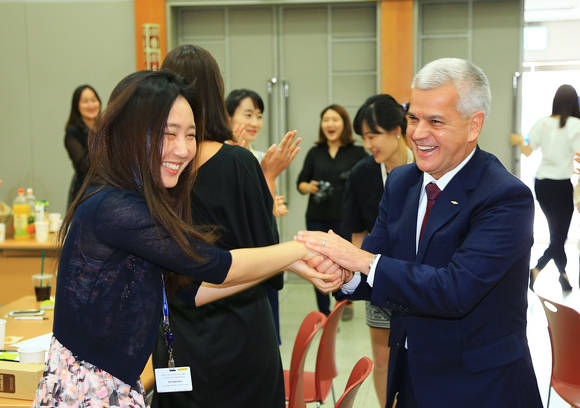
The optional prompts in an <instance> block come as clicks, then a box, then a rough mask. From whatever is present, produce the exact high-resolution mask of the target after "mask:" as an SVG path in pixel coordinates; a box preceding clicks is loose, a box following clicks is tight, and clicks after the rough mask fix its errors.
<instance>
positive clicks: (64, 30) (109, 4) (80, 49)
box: [0, 0, 136, 212]
mask: <svg viewBox="0 0 580 408" xmlns="http://www.w3.org/2000/svg"><path fill="white" fill-rule="evenodd" d="M134 26H135V17H134V8H133V1H132V0H92V1H90V0H77V1H39V0H36V1H22V0H19V1H2V0H0V38H1V39H2V40H1V41H0V55H1V60H2V63H1V64H0V178H1V179H3V181H4V183H3V184H2V186H1V187H0V201H4V202H6V203H8V204H11V203H12V200H13V199H14V197H15V196H16V190H17V189H18V187H24V188H26V187H33V188H34V189H35V192H36V197H37V199H45V200H48V201H50V203H51V208H50V211H59V212H63V211H64V210H65V207H66V198H67V194H68V188H69V184H70V180H71V177H72V174H73V170H72V165H71V162H70V160H69V158H68V156H67V153H66V150H65V148H64V144H63V140H64V125H65V122H66V120H67V118H68V114H69V110H70V103H71V97H72V92H73V90H74V89H75V88H76V87H77V86H78V85H80V84H82V83H89V84H91V85H92V86H93V87H94V88H95V89H96V90H97V92H98V93H99V95H100V96H101V99H102V100H103V105H104V104H105V103H106V101H107V99H108V95H109V93H110V92H111V90H112V89H113V87H114V86H115V84H116V83H117V82H118V81H119V80H120V79H121V78H122V77H123V76H125V75H126V74H128V73H130V72H133V71H134V70H135V66H136V61H135V29H134Z"/></svg>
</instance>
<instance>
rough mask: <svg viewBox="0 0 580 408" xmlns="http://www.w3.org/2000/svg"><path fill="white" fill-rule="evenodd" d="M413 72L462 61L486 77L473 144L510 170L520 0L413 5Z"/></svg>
mask: <svg viewBox="0 0 580 408" xmlns="http://www.w3.org/2000/svg"><path fill="white" fill-rule="evenodd" d="M415 10H416V17H417V22H418V24H417V26H416V48H415V49H416V53H415V56H416V58H415V60H416V69H418V68H419V67H421V66H422V65H424V64H426V63H428V62H429V61H432V60H434V59H437V58H441V57H459V58H465V59H468V60H470V61H472V62H473V63H475V64H476V65H478V66H479V67H481V68H482V69H483V70H484V71H485V73H486V74H487V76H488V78H489V80H490V83H491V90H492V106H491V114H490V116H489V118H487V119H486V122H485V125H484V128H483V133H482V135H481V137H480V140H479V145H480V146H481V147H482V148H483V149H485V150H487V151H490V152H492V153H493V154H495V155H496V156H498V158H499V159H500V160H501V161H502V163H503V164H504V165H505V166H506V167H507V168H508V169H512V170H513V169H514V164H513V163H512V148H511V146H510V144H509V134H510V132H511V131H512V127H513V124H514V122H515V120H514V115H518V112H517V109H515V107H514V106H515V104H514V91H513V78H514V73H516V72H519V71H520V67H521V58H522V51H521V49H522V46H521V44H522V41H521V38H522V21H523V0H501V1H500V0H479V1H478V0H465V1H433V0H418V1H416V4H415Z"/></svg>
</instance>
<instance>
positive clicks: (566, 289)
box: [558, 273, 572, 292]
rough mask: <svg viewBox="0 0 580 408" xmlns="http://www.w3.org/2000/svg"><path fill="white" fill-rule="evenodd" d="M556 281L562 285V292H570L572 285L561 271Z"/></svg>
mask: <svg viewBox="0 0 580 408" xmlns="http://www.w3.org/2000/svg"><path fill="white" fill-rule="evenodd" d="M558 281H559V282H560V285H561V286H562V290H563V291H564V292H570V291H571V290H572V286H571V285H570V282H569V281H568V277H567V276H566V275H564V274H563V273H561V274H560V277H559V278H558Z"/></svg>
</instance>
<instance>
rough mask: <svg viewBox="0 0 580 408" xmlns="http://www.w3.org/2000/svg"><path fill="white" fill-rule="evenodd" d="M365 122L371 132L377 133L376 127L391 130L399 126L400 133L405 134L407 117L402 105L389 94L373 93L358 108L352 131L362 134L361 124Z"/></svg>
mask: <svg viewBox="0 0 580 408" xmlns="http://www.w3.org/2000/svg"><path fill="white" fill-rule="evenodd" d="M363 122H366V124H367V126H368V127H369V128H370V130H371V131H372V132H373V133H378V129H377V127H379V126H380V127H381V128H383V129H384V130H386V131H391V130H394V129H396V128H397V127H400V128H401V134H402V135H403V136H405V132H406V131H407V119H406V118H405V111H404V110H403V107H402V106H401V105H399V103H398V102H397V101H396V100H395V98H393V97H392V96H391V95H387V94H379V95H374V96H371V97H369V98H367V100H366V101H365V102H364V103H363V104H362V106H361V107H360V108H359V109H358V112H357V113H356V115H355V117H354V121H353V127H354V131H355V132H356V133H357V134H358V135H361V136H362V124H363Z"/></svg>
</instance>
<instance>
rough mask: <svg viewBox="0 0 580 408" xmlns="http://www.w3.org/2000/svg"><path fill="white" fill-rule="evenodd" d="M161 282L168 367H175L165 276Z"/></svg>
mask: <svg viewBox="0 0 580 408" xmlns="http://www.w3.org/2000/svg"><path fill="white" fill-rule="evenodd" d="M161 282H162V284H163V337H164V339H165V345H166V346H167V350H168V351H169V361H168V363H167V365H168V367H175V360H174V359H173V333H172V332H171V328H170V327H169V308H168V307H167V295H166V294H165V280H164V279H163V275H162V276H161Z"/></svg>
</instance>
